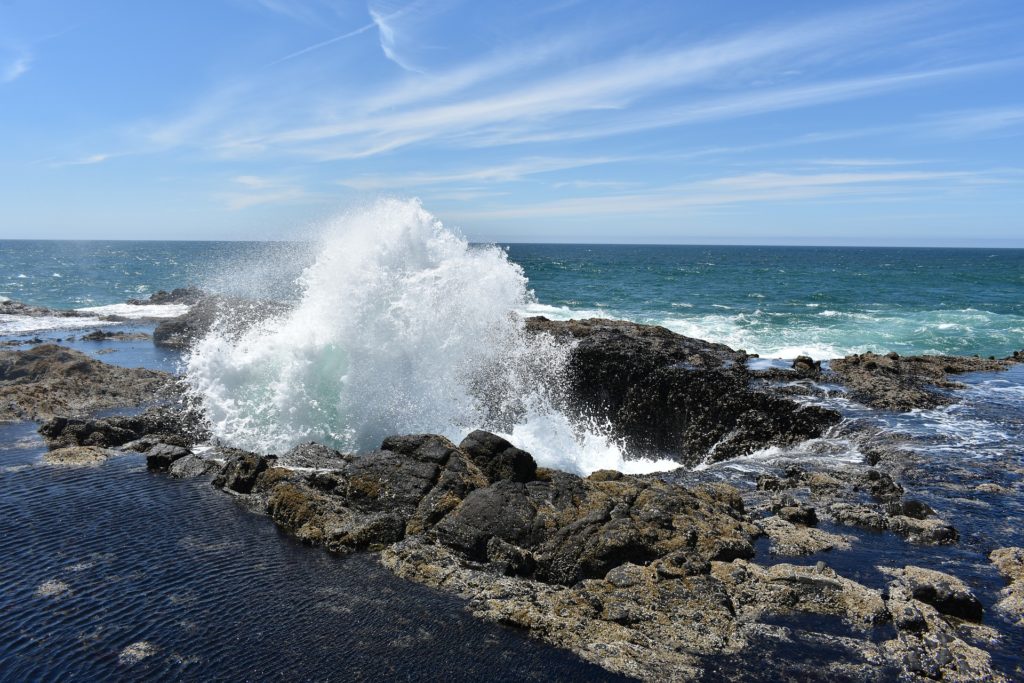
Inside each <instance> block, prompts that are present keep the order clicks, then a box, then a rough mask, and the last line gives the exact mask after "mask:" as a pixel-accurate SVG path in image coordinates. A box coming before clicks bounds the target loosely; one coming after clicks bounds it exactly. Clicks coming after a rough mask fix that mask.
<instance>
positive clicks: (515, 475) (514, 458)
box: [459, 429, 537, 483]
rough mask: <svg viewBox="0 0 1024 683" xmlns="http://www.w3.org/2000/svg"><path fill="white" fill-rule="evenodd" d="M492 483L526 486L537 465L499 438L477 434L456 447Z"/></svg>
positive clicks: (482, 433)
mask: <svg viewBox="0 0 1024 683" xmlns="http://www.w3.org/2000/svg"><path fill="white" fill-rule="evenodd" d="M459 448H460V449H462V451H463V452H464V453H466V455H468V456H469V457H470V458H471V459H472V460H473V462H474V463H475V464H476V466H477V467H479V468H480V470H481V471H483V473H484V474H486V475H487V478H488V480H490V481H491V482H492V483H493V482H496V481H500V480H502V479H508V480H511V481H518V482H528V481H533V479H534V478H535V477H536V476H537V463H535V462H534V461H533V456H531V455H530V454H529V453H527V452H526V451H521V450H519V449H518V448H516V447H515V446H513V445H512V444H510V443H509V442H508V441H505V439H502V438H501V437H500V436H496V435H494V434H491V433H490V432H485V431H483V430H479V429H478V430H477V431H475V432H473V433H471V434H470V435H469V436H467V437H466V438H465V439H463V440H462V443H460V444H459Z"/></svg>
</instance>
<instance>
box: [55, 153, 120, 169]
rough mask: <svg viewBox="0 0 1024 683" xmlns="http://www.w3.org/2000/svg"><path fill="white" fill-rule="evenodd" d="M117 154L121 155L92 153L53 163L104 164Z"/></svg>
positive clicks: (59, 165)
mask: <svg viewBox="0 0 1024 683" xmlns="http://www.w3.org/2000/svg"><path fill="white" fill-rule="evenodd" d="M115 156H121V155H118V154H90V155H88V156H84V157H79V158H77V159H69V160H67V161H55V162H53V163H52V164H51V166H54V167H57V168H59V167H61V166H92V165H95V164H102V163H103V162H104V161H107V160H108V159H111V158H113V157H115Z"/></svg>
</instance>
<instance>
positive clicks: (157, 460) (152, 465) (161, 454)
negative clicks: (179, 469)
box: [146, 443, 192, 470]
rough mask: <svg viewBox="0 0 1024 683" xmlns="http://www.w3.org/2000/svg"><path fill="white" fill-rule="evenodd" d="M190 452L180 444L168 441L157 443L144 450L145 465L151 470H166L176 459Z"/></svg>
mask: <svg viewBox="0 0 1024 683" xmlns="http://www.w3.org/2000/svg"><path fill="white" fill-rule="evenodd" d="M191 454H192V452H191V451H190V450H188V449H187V448H184V447H182V446H175V445H173V444H169V443H158V444H156V445H155V446H153V447H152V448H150V449H149V450H147V451H146V467H148V468H149V469H151V470H166V469H168V468H170V466H171V465H172V464H173V463H174V462H175V461H176V460H180V459H181V458H184V457H185V456H186V455H191Z"/></svg>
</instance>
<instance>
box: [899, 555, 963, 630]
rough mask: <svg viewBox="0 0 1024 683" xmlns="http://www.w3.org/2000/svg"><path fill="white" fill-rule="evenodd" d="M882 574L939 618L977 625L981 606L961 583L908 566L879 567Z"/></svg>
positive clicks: (955, 578)
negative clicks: (958, 619)
mask: <svg viewBox="0 0 1024 683" xmlns="http://www.w3.org/2000/svg"><path fill="white" fill-rule="evenodd" d="M879 569H880V570H881V571H882V572H884V573H885V574H887V575H889V576H891V577H893V579H894V580H895V581H896V582H898V583H900V584H902V585H903V586H904V587H905V588H906V589H907V591H908V592H909V594H910V595H911V596H912V597H913V598H914V599H915V600H920V601H921V602H925V603H928V604H929V605H931V606H932V607H934V608H935V609H937V610H938V611H939V612H941V613H942V614H948V615H950V616H954V617H959V618H961V619H967V620H970V621H981V617H982V612H983V610H982V607H981V602H979V601H978V598H977V597H975V595H974V593H972V592H971V589H970V588H968V587H967V584H965V583H964V582H963V581H961V580H960V579H958V578H957V577H955V576H952V575H950V574H945V573H943V572H940V571H935V570H934V569H925V568H923V567H914V566H912V565H908V566H906V567H904V568H903V569H894V568H891V567H879Z"/></svg>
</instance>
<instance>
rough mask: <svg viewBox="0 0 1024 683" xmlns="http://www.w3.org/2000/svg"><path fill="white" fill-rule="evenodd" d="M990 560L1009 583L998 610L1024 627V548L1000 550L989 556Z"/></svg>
mask: <svg viewBox="0 0 1024 683" xmlns="http://www.w3.org/2000/svg"><path fill="white" fill-rule="evenodd" d="M989 559H990V560H991V561H992V564H994V565H995V566H996V569H998V570H999V573H1000V574H1002V575H1003V576H1004V577H1005V578H1006V579H1007V581H1009V585H1008V586H1007V587H1006V588H1004V589H1003V591H1002V594H1001V595H1002V597H1001V599H1000V600H999V602H998V603H996V609H997V610H998V611H1000V612H1002V613H1004V614H1006V615H1007V616H1009V617H1010V618H1012V619H1016V621H1017V625H1018V626H1024V548H999V549H998V550H993V551H992V552H991V553H990V554H989Z"/></svg>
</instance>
